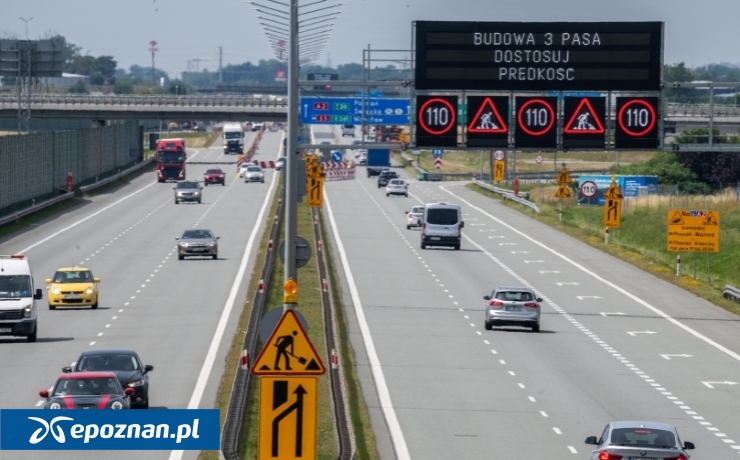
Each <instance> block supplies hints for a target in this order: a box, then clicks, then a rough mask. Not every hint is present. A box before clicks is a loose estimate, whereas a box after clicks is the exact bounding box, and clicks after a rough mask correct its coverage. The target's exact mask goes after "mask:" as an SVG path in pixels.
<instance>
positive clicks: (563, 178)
mask: <svg viewBox="0 0 740 460" xmlns="http://www.w3.org/2000/svg"><path fill="white" fill-rule="evenodd" d="M555 182H557V183H558V184H570V183H572V182H573V179H571V178H570V174H568V170H567V169H565V168H563V169H561V170H560V174H558V178H557V180H555Z"/></svg>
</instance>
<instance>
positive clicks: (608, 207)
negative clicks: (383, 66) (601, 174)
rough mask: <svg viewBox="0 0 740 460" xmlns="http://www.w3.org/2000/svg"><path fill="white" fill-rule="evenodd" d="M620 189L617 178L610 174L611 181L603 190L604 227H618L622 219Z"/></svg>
mask: <svg viewBox="0 0 740 460" xmlns="http://www.w3.org/2000/svg"><path fill="white" fill-rule="evenodd" d="M623 197H624V195H622V190H621V189H620V188H619V185H617V179H616V177H615V176H612V183H611V185H610V186H609V188H608V189H606V192H604V199H605V200H606V201H605V202H604V227H606V228H619V224H620V222H621V221H622V198H623Z"/></svg>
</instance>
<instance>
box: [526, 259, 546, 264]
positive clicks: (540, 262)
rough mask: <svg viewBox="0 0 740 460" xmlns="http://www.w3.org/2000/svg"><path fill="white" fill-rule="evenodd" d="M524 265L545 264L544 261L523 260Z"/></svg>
mask: <svg viewBox="0 0 740 460" xmlns="http://www.w3.org/2000/svg"><path fill="white" fill-rule="evenodd" d="M524 263H525V264H542V263H545V261H544V260H525V261H524Z"/></svg>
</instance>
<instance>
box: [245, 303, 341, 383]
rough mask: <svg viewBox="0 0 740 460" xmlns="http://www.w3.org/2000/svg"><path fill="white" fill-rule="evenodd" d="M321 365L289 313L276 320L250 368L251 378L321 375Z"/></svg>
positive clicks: (322, 365) (297, 322)
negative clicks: (256, 376)
mask: <svg viewBox="0 0 740 460" xmlns="http://www.w3.org/2000/svg"><path fill="white" fill-rule="evenodd" d="M324 372H326V369H325V368H324V363H322V362H321V358H319V355H318V353H316V350H315V349H314V347H313V344H312V343H311V340H310V339H309V338H308V334H306V331H305V330H303V326H301V323H300V322H299V321H298V318H297V317H296V314H295V312H294V311H293V310H288V311H286V312H285V313H284V314H283V317H282V318H280V321H279V322H278V324H277V326H275V330H274V331H273V332H272V335H271V336H270V338H269V339H268V340H267V342H266V343H265V346H264V348H262V351H261V352H260V354H259V356H258V357H257V360H256V361H255V362H254V365H253V366H252V373H253V374H254V375H322V374H323V373H324Z"/></svg>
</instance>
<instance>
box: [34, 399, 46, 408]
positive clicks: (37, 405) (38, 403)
mask: <svg viewBox="0 0 740 460" xmlns="http://www.w3.org/2000/svg"><path fill="white" fill-rule="evenodd" d="M43 404H44V400H43V399H42V400H41V401H39V402H37V403H36V407H39V406H41V405H43Z"/></svg>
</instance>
